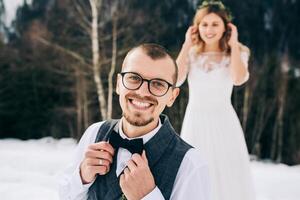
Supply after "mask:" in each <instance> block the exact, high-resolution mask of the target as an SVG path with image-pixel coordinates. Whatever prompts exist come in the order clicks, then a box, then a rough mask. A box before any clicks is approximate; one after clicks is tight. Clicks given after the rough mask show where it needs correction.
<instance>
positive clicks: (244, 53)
mask: <svg viewBox="0 0 300 200" xmlns="http://www.w3.org/2000/svg"><path fill="white" fill-rule="evenodd" d="M249 56H250V55H249V52H247V51H242V52H241V59H242V62H243V64H244V65H245V67H246V68H247V69H248V62H249ZM249 76H250V74H249V71H248V72H247V74H246V76H245V79H244V81H247V80H248V79H249Z"/></svg>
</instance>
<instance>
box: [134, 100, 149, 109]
mask: <svg viewBox="0 0 300 200" xmlns="http://www.w3.org/2000/svg"><path fill="white" fill-rule="evenodd" d="M132 104H134V105H136V106H138V107H141V108H147V107H150V103H145V102H140V101H136V100H132Z"/></svg>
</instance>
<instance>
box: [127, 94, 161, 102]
mask: <svg viewBox="0 0 300 200" xmlns="http://www.w3.org/2000/svg"><path fill="white" fill-rule="evenodd" d="M125 98H127V99H130V98H134V99H137V100H140V101H148V102H150V103H152V104H156V105H157V104H158V101H157V99H155V98H154V97H150V96H144V97H142V96H140V95H138V94H127V95H125Z"/></svg>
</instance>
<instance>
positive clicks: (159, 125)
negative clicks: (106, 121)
mask: <svg viewBox="0 0 300 200" xmlns="http://www.w3.org/2000/svg"><path fill="white" fill-rule="evenodd" d="M122 123H123V118H121V120H120V123H119V134H120V136H121V137H122V138H123V139H125V138H126V139H128V140H132V139H137V138H142V139H143V143H144V144H146V143H147V142H148V141H149V140H150V139H151V138H152V137H153V136H154V135H155V134H156V133H157V132H158V130H159V129H160V127H161V126H162V125H161V120H160V118H159V119H158V125H157V127H156V128H155V129H153V130H152V131H150V132H149V133H146V134H145V135H142V136H139V137H135V138H128V137H127V136H126V135H125V134H124V132H123V129H122Z"/></svg>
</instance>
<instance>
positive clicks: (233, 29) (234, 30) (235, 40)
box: [228, 23, 239, 48]
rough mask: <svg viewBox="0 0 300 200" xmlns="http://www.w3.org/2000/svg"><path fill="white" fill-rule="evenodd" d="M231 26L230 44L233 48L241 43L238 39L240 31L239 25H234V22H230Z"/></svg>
mask: <svg viewBox="0 0 300 200" xmlns="http://www.w3.org/2000/svg"><path fill="white" fill-rule="evenodd" d="M228 26H229V28H230V29H231V34H230V38H229V40H228V45H229V46H230V47H231V48H233V47H234V46H236V45H238V44H239V41H238V31H237V27H236V26H235V25H233V24H232V23H228Z"/></svg>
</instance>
